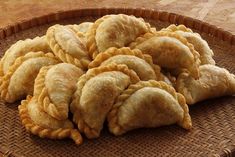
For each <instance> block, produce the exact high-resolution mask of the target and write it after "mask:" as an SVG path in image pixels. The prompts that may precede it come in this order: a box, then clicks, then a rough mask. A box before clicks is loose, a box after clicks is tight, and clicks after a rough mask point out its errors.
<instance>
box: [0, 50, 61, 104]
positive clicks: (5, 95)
mask: <svg viewBox="0 0 235 157" xmlns="http://www.w3.org/2000/svg"><path fill="white" fill-rule="evenodd" d="M35 58H48V59H49V60H50V62H51V63H49V64H56V63H59V61H58V60H57V58H56V57H55V56H54V55H53V54H52V53H44V52H29V53H27V54H26V55H25V56H22V57H18V58H17V59H16V60H15V63H14V64H13V65H12V66H11V67H10V68H9V70H8V72H7V73H6V74H5V75H4V77H3V78H2V81H1V82H0V83H1V84H0V89H1V98H2V99H3V100H5V101H7V102H10V103H12V102H14V101H16V100H18V99H19V96H18V95H17V94H19V93H16V94H14V91H9V90H10V89H9V86H10V84H11V78H12V77H13V75H14V73H15V72H16V71H17V69H18V68H19V67H20V66H21V65H22V64H23V63H24V62H26V61H29V60H30V59H35ZM32 64H34V63H32ZM44 64H45V65H46V63H44ZM36 74H37V73H36ZM36 74H34V75H35V76H31V78H30V79H34V77H36ZM19 77H21V76H19ZM33 81H34V80H33ZM28 82H30V81H28ZM12 83H17V82H14V81H13V82H12ZM14 88H16V87H14ZM25 88H26V87H25ZM22 90H26V89H22ZM24 92H26V94H32V93H31V92H32V91H31V90H30V91H24ZM25 96H26V95H25Z"/></svg>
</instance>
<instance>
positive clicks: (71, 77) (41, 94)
mask: <svg viewBox="0 0 235 157" xmlns="http://www.w3.org/2000/svg"><path fill="white" fill-rule="evenodd" d="M62 66H63V67H65V68H66V69H61V70H60V71H61V73H62V74H60V73H59V74H58V68H61V67H62ZM56 68H57V69H56ZM68 68H69V69H68ZM49 70H54V71H53V72H52V74H53V75H52V76H50V77H49V79H52V80H53V82H50V84H49V83H47V85H50V86H52V87H53V84H58V81H62V80H63V82H67V86H64V85H62V84H60V86H56V85H55V86H56V87H57V88H55V86H54V87H53V88H54V90H53V91H51V92H50V91H49V90H50V89H51V88H50V89H49V87H48V86H47V85H46V81H48V80H46V76H47V75H48V71H49ZM69 70H70V71H69ZM75 70H76V72H75ZM71 71H72V73H69V72H71ZM64 74H67V77H66V78H62V75H64ZM82 74H83V71H82V70H81V69H79V68H77V67H75V66H74V67H73V65H71V64H66V63H61V64H57V65H55V66H47V67H43V68H41V69H40V72H39V73H38V76H37V78H36V79H35V84H34V97H35V98H37V101H38V104H39V105H40V106H41V107H42V108H43V109H44V111H45V112H47V113H48V114H49V115H50V116H52V117H54V118H56V119H58V120H64V119H67V118H68V112H69V111H68V109H69V104H70V100H67V98H68V95H70V93H71V92H73V90H75V86H76V82H77V80H78V78H79V77H80V76H81V75H82ZM55 81H57V82H55ZM68 81H69V82H70V83H68ZM71 82H74V85H73V84H72V83H71ZM72 86H74V88H72ZM66 87H67V88H66ZM69 87H70V88H69ZM61 88H62V89H61ZM61 90H62V91H63V92H62V93H60V95H58V94H59V91H60V92H61ZM64 91H66V92H64ZM55 93H57V94H56V96H55ZM65 93H66V94H67V95H64V94H65ZM52 94H54V96H52ZM71 97H72V95H71ZM54 99H56V100H57V101H58V99H61V100H60V103H59V104H57V103H56V102H53V100H54Z"/></svg>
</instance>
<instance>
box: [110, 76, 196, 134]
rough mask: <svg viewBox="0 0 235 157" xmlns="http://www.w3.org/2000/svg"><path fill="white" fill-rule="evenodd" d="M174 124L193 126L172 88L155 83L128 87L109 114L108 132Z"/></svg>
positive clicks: (162, 83)
mask: <svg viewBox="0 0 235 157" xmlns="http://www.w3.org/2000/svg"><path fill="white" fill-rule="evenodd" d="M174 123H177V124H178V125H180V126H182V127H183V128H185V129H190V128H191V127H192V122H191V117H190V115H189V110H188V106H187V104H186V101H185V99H184V97H183V96H182V95H181V94H179V93H177V92H176V91H175V89H174V88H173V87H172V86H170V85H168V84H166V83H165V82H162V81H159V82H158V81H154V80H149V81H140V82H138V83H136V84H133V85H130V86H129V87H128V88H127V89H126V90H125V91H124V92H122V94H121V95H120V96H119V97H118V98H117V101H116V103H115V104H114V105H113V107H112V109H111V111H110V113H109V115H108V124H109V130H110V132H112V133H113V134H115V135H121V134H123V133H125V132H127V131H129V130H133V129H136V128H142V127H159V126H163V125H170V124H174Z"/></svg>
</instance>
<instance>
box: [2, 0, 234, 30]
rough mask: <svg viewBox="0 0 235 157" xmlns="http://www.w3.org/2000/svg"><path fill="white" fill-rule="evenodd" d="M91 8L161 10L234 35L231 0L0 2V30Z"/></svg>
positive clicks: (12, 0)
mask: <svg viewBox="0 0 235 157" xmlns="http://www.w3.org/2000/svg"><path fill="white" fill-rule="evenodd" d="M94 7H132V8H151V9H158V10H164V11H168V12H173V13H177V14H182V15H186V16H190V17H193V18H196V19H199V20H202V21H205V22H208V23H210V24H213V25H216V26H217V27H220V28H223V29H224V30H227V31H229V32H231V33H233V34H235V0H180V1H179V0H143V1H140V0H70V1H68V0H40V1H38V0H4V1H3V0H1V1H0V29H1V28H3V27H5V26H7V25H10V24H13V23H15V22H19V21H22V20H27V19H30V18H32V17H34V16H41V15H46V14H49V13H54V12H57V11H62V10H71V9H77V8H94Z"/></svg>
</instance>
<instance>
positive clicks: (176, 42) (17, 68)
mask: <svg viewBox="0 0 235 157" xmlns="http://www.w3.org/2000/svg"><path fill="white" fill-rule="evenodd" d="M0 89H1V93H0V94H1V99H2V100H4V101H5V102H8V103H13V102H16V101H18V100H22V99H25V100H22V101H21V105H19V115H20V118H21V121H22V124H23V125H24V127H25V128H26V130H27V131H29V132H30V133H32V134H35V135H38V136H40V137H42V138H44V137H46V138H51V139H63V138H67V137H69V138H72V139H73V140H74V141H75V142H76V144H81V143H82V136H81V134H80V133H83V134H84V135H85V136H86V137H87V138H97V137H99V136H100V132H101V130H102V128H103V125H104V123H105V121H107V124H108V127H109V131H110V132H111V133H113V134H114V135H121V134H123V133H126V132H128V131H130V130H133V129H137V128H143V127H159V126H163V125H171V124H178V125H179V126H181V127H183V128H185V129H190V128H191V127H192V122H191V118H190V115H189V108H188V105H192V104H195V103H197V102H199V101H203V100H206V99H209V98H213V97H219V96H223V95H233V94H235V76H234V75H233V74H230V73H229V72H228V71H227V70H226V69H223V68H220V67H218V66H216V65H215V61H214V59H213V51H212V50H211V49H210V47H209V46H208V44H207V42H206V41H205V40H203V39H202V37H201V36H200V35H199V34H198V33H194V32H193V31H192V30H191V29H189V28H186V27H185V26H183V25H179V26H176V25H170V26H169V27H167V28H164V29H162V30H160V31H157V30H156V29H155V28H154V27H152V26H151V25H150V24H149V23H147V22H145V21H144V20H143V19H142V18H136V17H134V16H128V15H124V14H119V15H106V16H103V17H101V18H99V19H98V20H96V21H95V22H94V23H92V22H84V23H81V24H79V25H76V24H75V25H58V24H57V25H54V26H51V27H50V28H48V30H47V32H46V35H45V36H42V37H36V38H34V39H26V40H20V41H18V42H16V43H15V44H13V45H12V46H11V47H10V48H9V49H8V50H7V51H6V53H5V55H4V56H3V58H2V59H1V62H0Z"/></svg>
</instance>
